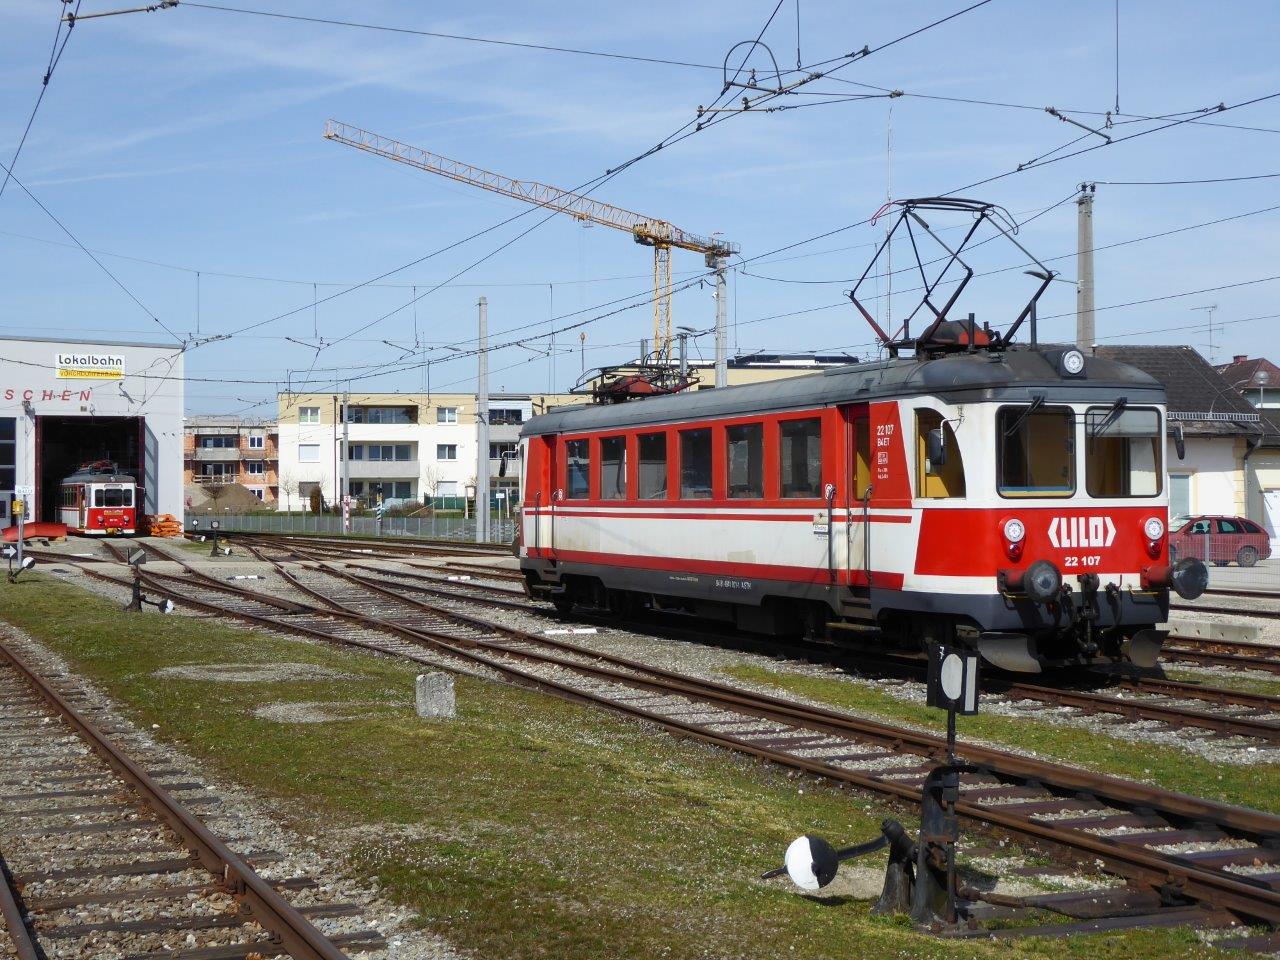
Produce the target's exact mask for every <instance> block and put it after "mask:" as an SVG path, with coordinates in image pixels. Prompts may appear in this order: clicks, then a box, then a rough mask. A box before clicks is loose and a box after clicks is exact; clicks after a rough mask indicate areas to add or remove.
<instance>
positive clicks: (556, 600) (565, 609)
mask: <svg viewBox="0 0 1280 960" xmlns="http://www.w3.org/2000/svg"><path fill="white" fill-rule="evenodd" d="M551 606H553V607H555V608H556V613H558V614H560V616H562V617H567V616H568V615H569V614H571V613H572V612H573V598H572V597H570V596H568V595H566V594H563V593H560V594H556V595H555V596H554V597H552V598H551Z"/></svg>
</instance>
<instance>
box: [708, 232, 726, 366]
mask: <svg viewBox="0 0 1280 960" xmlns="http://www.w3.org/2000/svg"><path fill="white" fill-rule="evenodd" d="M726 264H727V258H726V257H724V256H717V257H715V258H714V260H713V261H712V263H711V266H712V267H714V268H715V271H716V388H717V389H720V388H722V387H727V386H728V385H729V309H728V307H729V293H728V284H726V283H725V277H724V274H725V266H726Z"/></svg>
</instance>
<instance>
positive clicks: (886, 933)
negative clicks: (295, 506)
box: [0, 575, 1216, 960]
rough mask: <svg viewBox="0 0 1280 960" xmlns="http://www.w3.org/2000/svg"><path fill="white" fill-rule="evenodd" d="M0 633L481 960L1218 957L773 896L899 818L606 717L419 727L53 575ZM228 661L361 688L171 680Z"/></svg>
mask: <svg viewBox="0 0 1280 960" xmlns="http://www.w3.org/2000/svg"><path fill="white" fill-rule="evenodd" d="M0 617H3V618H5V619H7V620H10V621H12V622H13V623H15V624H17V625H18V626H20V627H21V628H23V629H24V630H27V631H28V632H30V633H32V634H34V635H35V636H37V637H39V638H40V639H41V640H43V641H44V642H45V643H47V644H49V645H50V646H51V647H53V648H54V649H56V650H57V651H58V652H60V653H61V654H62V655H63V656H65V657H66V658H67V659H68V660H69V661H70V662H71V663H72V664H73V666H74V667H75V669H77V670H79V671H82V672H83V673H84V674H86V675H88V676H89V677H91V678H92V679H94V680H95V681H97V682H98V683H99V684H101V685H102V686H103V687H104V688H105V689H106V690H107V691H109V692H110V693H111V694H113V695H114V696H115V697H116V698H117V699H118V700H119V701H120V702H121V703H122V705H123V708H124V709H125V710H126V711H127V712H128V713H129V714H131V715H132V717H133V718H134V719H135V720H136V721H138V722H140V723H144V724H148V725H149V724H159V730H158V731H156V733H157V735H158V736H161V737H163V738H165V739H167V740H169V741H171V742H173V743H175V744H177V745H179V746H181V747H182V748H184V749H186V750H188V751H189V752H191V753H193V754H195V755H197V756H199V757H201V758H202V759H203V760H204V761H205V762H207V763H208V764H209V765H210V766H211V767H212V768H215V769H217V770H218V771H219V772H220V773H222V774H223V775H225V776H228V777H231V778H234V779H236V780H238V781H240V782H242V783H244V784H245V785H247V786H248V787H250V788H252V789H254V790H255V791H257V792H259V793H260V794H263V795H266V796H268V797H270V798H273V799H274V801H275V802H276V803H275V805H276V808H277V809H278V810H281V811H284V813H283V814H282V815H284V816H286V817H287V818H289V819H290V820H291V821H292V823H293V825H294V826H295V827H297V828H299V829H301V830H303V831H304V832H306V833H310V834H317V835H319V836H321V837H323V836H324V835H325V834H326V833H328V834H342V835H345V836H346V837H347V838H348V839H349V840H350V839H351V838H358V840H359V842H358V843H353V844H352V846H353V849H354V850H355V851H356V852H355V853H354V854H353V857H354V864H353V866H354V867H355V868H357V869H361V870H368V871H371V872H372V873H374V874H376V875H377V876H378V877H380V879H381V880H382V882H383V883H384V884H385V886H386V889H387V892H388V894H389V895H390V896H391V897H392V898H393V899H395V900H397V901H399V902H401V903H405V904H408V905H410V906H411V907H413V908H415V909H416V910H417V911H418V912H419V914H420V917H421V923H422V924H423V925H424V926H426V927H428V928H429V929H431V930H433V931H435V932H438V933H440V934H442V935H444V936H446V937H448V938H449V939H450V940H452V941H453V942H454V943H455V944H456V945H457V946H458V947H460V948H462V949H464V950H466V951H474V953H475V954H476V955H480V956H503V957H511V958H531V960H532V958H545V957H556V958H578V957H581V958H601V957H607V958H637V960H639V958H646V960H647V958H654V957H674V958H684V957H688V958H694V957H699V958H705V957H716V958H739V957H740V958H759V957H770V956H786V957H789V958H791V957H794V958H802V960H803V958H814V960H817V958H828V957H830V958H836V957H839V958H845V957H849V956H895V957H912V958H917V957H919V958H951V957H954V958H962V957H991V958H995V957H1002V958H1008V957H1013V958H1032V957H1036V958H1058V957H1061V956H1062V955H1063V954H1064V953H1065V954H1067V955H1069V956H1080V957H1086V956H1087V957H1090V958H1102V960H1121V958H1123V960H1137V958H1148V957H1150V958H1154V957H1187V958H1190V957H1208V956H1214V955H1216V954H1215V952H1214V951H1211V950H1206V949H1205V948H1203V947H1202V946H1200V945H1199V943H1198V941H1197V940H1196V939H1195V937H1194V936H1193V934H1192V933H1191V932H1190V931H1188V930H1147V931H1132V932H1125V933H1116V934H1108V935H1099V936H1092V937H1087V938H1086V937H1079V938H1073V939H1072V940H1070V941H1067V942H1065V943H1064V942H1062V941H1059V940H1041V941H1036V940H1023V941H1014V942H1011V943H1001V944H989V943H945V942H940V941H937V940H934V939H931V938H928V937H924V936H921V935H919V934H917V933H915V932H914V931H913V930H911V929H910V928H909V927H907V926H906V925H904V924H903V922H902V921H901V919H900V918H896V919H895V918H882V917H873V916H871V915H870V914H869V909H868V908H869V904H867V903H865V902H839V901H837V902H831V901H830V900H828V901H825V902H824V901H819V900H811V899H807V898H803V897H799V896H796V895H795V894H794V893H792V892H790V890H788V889H785V888H783V887H782V886H768V885H764V884H761V883H759V882H757V881H756V880H755V879H754V878H755V876H756V875H757V874H758V873H759V872H761V871H762V870H764V869H767V868H769V867H772V866H774V865H775V864H776V863H777V861H778V860H779V858H780V855H781V852H782V850H783V848H784V847H785V844H786V843H787V842H789V841H790V840H791V839H792V838H793V837H794V836H795V835H796V834H797V833H799V832H801V831H813V832H818V833H822V834H825V835H827V836H828V837H830V838H831V839H832V840H838V841H852V840H856V839H862V838H866V837H869V836H871V835H873V833H874V832H875V831H876V829H877V828H878V824H879V820H880V818H881V817H882V816H883V811H881V810H880V809H878V808H877V807H876V806H875V805H874V803H873V802H872V801H869V800H866V799H863V798H859V797H856V796H849V795H845V794H842V793H839V792H838V791H835V790H832V789H828V788H826V787H822V786H815V785H814V784H812V783H811V782H809V783H805V784H803V785H799V784H797V782H796V781H793V780H789V779H788V778H787V777H785V776H784V775H783V774H782V773H781V772H779V771H777V770H775V769H773V768H770V767H767V766H764V765H760V764H756V763H754V762H749V761H746V760H743V759H741V758H736V757H733V756H730V755H728V754H725V753H722V752H718V751H713V750H709V749H703V748H699V747H696V746H691V745H688V744H684V743H681V742H679V741H676V740H674V739H672V738H670V737H667V736H665V735H663V734H660V733H657V732H654V731H651V730H648V729H647V728H645V727H643V726H641V725H638V724H632V723H627V722H624V721H621V720H619V719H616V718H614V717H611V716H609V715H607V714H604V713H602V712H600V711H594V710H590V709H587V708H581V707H577V706H574V705H570V704H566V703H563V702H560V701H557V700H553V699H551V698H548V697H544V696H540V695H536V694H530V693H526V692H523V691H520V690H516V689H512V688H508V687H502V686H498V685H493V684H488V683H484V682H482V681H477V680H471V679H469V678H465V677H460V678H458V680H457V692H458V699H459V710H460V714H459V717H458V719H457V720H455V721H452V722H447V723H442V722H432V723H428V722H424V721H422V720H420V719H419V718H418V717H417V716H416V715H415V713H414V711H413V707H412V702H411V698H412V684H413V678H414V675H415V674H416V673H417V672H418V669H417V668H415V667H413V666H411V665H407V664H401V663H397V662H395V661H392V660H388V659H379V658H374V657H371V656H368V655H365V654H361V653H357V652H354V651H345V650H341V649H337V648H330V647H321V646H312V645H309V644H305V643H302V642H299V641H292V640H282V639H278V638H273V637H268V636H264V635H261V634H259V633H255V632H252V631H249V630H245V629H238V628H232V627H226V626H222V625H219V624H215V623H209V622H206V621H201V620H191V619H188V618H184V617H172V616H171V617H163V616H160V615H157V614H136V615H126V614H123V613H121V612H120V610H119V607H118V605H117V604H115V603H113V602H110V601H107V600H104V599H102V598H100V597H97V596H94V595H91V594H88V593H86V592H84V591H81V590H79V589H78V588H76V587H73V586H71V585H69V584H67V583H63V582H60V581H58V580H57V579H56V578H52V577H49V576H40V575H36V576H32V577H30V578H24V579H23V581H21V582H20V583H19V584H17V585H16V586H9V585H4V586H0ZM231 663H234V664H262V665H273V664H284V663H306V664H315V665H319V666H321V667H325V668H328V669H329V670H331V671H337V672H338V673H339V674H340V675H341V676H338V677H334V676H332V675H329V676H325V677H323V678H322V679H319V680H312V681H306V682H304V681H300V680H296V679H294V680H289V679H282V680H276V681H272V682H252V683H221V682H210V681H207V680H206V681H195V680H188V679H181V678H178V677H173V676H164V677H157V676H155V671H157V670H158V669H160V668H163V667H171V666H191V665H201V664H231ZM282 701H300V702H301V701H342V702H344V703H346V704H357V705H360V707H361V710H360V711H358V716H356V717H355V718H350V719H346V720H343V721H342V722H337V723H319V724H298V725H281V724H277V723H273V722H270V721H267V720H262V719H259V718H258V717H256V716H255V715H254V713H253V711H254V709H255V708H257V707H260V706H262V705H265V704H271V703H279V702H282ZM801 791H803V792H801ZM322 842H323V841H322ZM876 862H877V863H879V862H880V861H879V860H878V859H877V861H876Z"/></svg>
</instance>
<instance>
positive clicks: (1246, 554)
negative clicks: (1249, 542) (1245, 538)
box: [1236, 547, 1258, 567]
mask: <svg viewBox="0 0 1280 960" xmlns="http://www.w3.org/2000/svg"><path fill="white" fill-rule="evenodd" d="M1257 562H1258V550H1257V548H1256V547H1241V548H1240V552H1239V553H1237V554H1236V563H1238V564H1240V566H1242V567H1252V566H1253V565H1254V564H1256V563H1257Z"/></svg>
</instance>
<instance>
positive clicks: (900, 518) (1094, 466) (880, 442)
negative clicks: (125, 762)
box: [519, 322, 1207, 670]
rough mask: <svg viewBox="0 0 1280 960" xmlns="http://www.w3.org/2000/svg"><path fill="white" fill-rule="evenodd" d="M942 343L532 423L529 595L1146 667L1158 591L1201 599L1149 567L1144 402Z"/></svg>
mask: <svg viewBox="0 0 1280 960" xmlns="http://www.w3.org/2000/svg"><path fill="white" fill-rule="evenodd" d="M940 333H943V334H945V335H947V336H949V337H951V338H952V340H953V342H954V343H957V344H958V345H959V348H958V349H940V350H937V351H930V350H924V349H920V350H918V351H917V356H915V357H913V358H895V359H890V360H885V361H882V362H876V363H854V364H851V365H849V366H846V367H839V368H833V369H828V370H825V371H824V372H822V373H819V374H813V375H810V376H803V377H795V378H792V379H788V380H778V381H773V382H768V383H761V384H752V385H747V386H738V387H729V388H723V389H718V390H704V391H698V392H687V393H677V394H674V395H669V396H659V397H652V398H646V399H642V400H635V401H631V402H627V403H620V404H599V405H585V406H575V407H564V408H560V409H557V410H553V411H552V412H550V413H548V414H546V415H544V416H539V417H536V418H534V419H532V420H530V421H529V422H528V423H527V424H526V425H525V426H524V428H523V431H522V447H523V450H522V455H523V457H524V458H525V465H524V470H523V471H522V476H523V483H524V485H525V487H524V491H523V496H522V503H523V510H522V517H521V530H520V534H519V538H520V541H521V542H520V545H519V554H520V559H521V568H522V570H523V572H524V576H525V579H526V587H527V590H528V591H529V593H530V594H531V595H535V596H542V597H547V598H549V599H550V600H551V601H552V602H554V603H555V604H556V605H557V607H559V608H562V609H568V608H571V607H572V606H573V605H575V604H583V605H592V606H607V607H613V608H615V609H624V610H625V609H631V608H635V607H636V606H638V605H643V606H651V607H654V608H661V609H674V610H681V611H686V612H690V613H695V614H698V615H701V616H710V617H716V618H720V619H727V620H730V621H732V622H735V623H736V624H737V625H738V626H739V627H741V628H743V629H748V630H755V631H761V632H770V633H789V632H795V631H798V630H809V631H816V630H820V629H822V628H823V627H824V625H825V624H826V623H827V622H829V621H832V620H845V621H851V622H861V623H869V624H874V625H877V626H879V627H880V628H881V629H882V631H883V635H884V636H885V637H886V639H891V638H895V637H896V638H910V639H911V640H913V641H918V640H921V639H923V640H925V641H930V640H933V641H943V642H953V643H954V642H959V643H962V644H967V645H970V646H972V647H973V648H975V649H977V650H978V651H979V652H981V653H982V654H983V655H984V656H985V657H986V658H987V659H988V660H991V661H992V662H995V663H997V664H999V665H1003V666H1006V667H1010V668H1012V669H1021V670H1039V669H1041V668H1042V666H1045V665H1049V664H1075V663H1089V662H1097V661H1100V660H1117V661H1123V660H1132V661H1134V662H1137V663H1140V664H1144V665H1150V664H1152V663H1154V661H1155V658H1156V656H1157V654H1158V652H1159V648H1160V645H1161V644H1162V642H1163V639H1164V636H1165V634H1164V633H1163V632H1162V631H1160V630H1158V629H1156V627H1157V625H1158V624H1161V623H1163V622H1164V621H1165V620H1166V619H1167V614H1168V607H1169V592H1170V590H1171V589H1173V590H1175V591H1176V592H1178V593H1179V594H1181V595H1183V596H1198V595H1199V592H1200V591H1202V590H1203V589H1204V587H1205V585H1206V583H1207V574H1206V573H1205V569H1204V565H1203V564H1202V563H1199V562H1198V561H1190V560H1185V561H1179V562H1178V563H1177V564H1174V565H1172V566H1171V565H1170V563H1169V556H1168V544H1167V527H1168V492H1167V483H1166V481H1165V476H1166V468H1165V463H1164V450H1165V393H1164V389H1163V388H1162V387H1161V386H1160V384H1159V383H1158V382H1156V381H1155V380H1154V379H1152V378H1151V377H1149V376H1147V375H1146V374H1145V373H1143V372H1141V371H1139V370H1137V369H1135V368H1133V367H1129V366H1127V365H1123V364H1119V363H1115V362H1112V361H1109V360H1106V359H1103V358H1101V357H1085V356H1083V355H1082V354H1081V353H1080V351H1078V350H1075V349H1074V348H1070V349H1068V348H1062V347H1056V348H1042V347H1036V346H1034V345H1033V346H1030V347H1025V346H1017V345H1009V344H1003V345H1002V344H1001V343H1000V342H999V341H996V342H994V343H990V342H986V343H983V344H982V345H981V347H980V348H979V349H976V350H975V349H973V348H972V347H968V348H966V346H965V343H966V341H967V336H966V335H968V336H972V335H973V333H974V330H973V327H972V326H970V327H969V329H968V330H967V331H965V330H964V329H963V325H960V324H952V323H950V322H948V323H947V324H945V325H943V327H942V328H941V329H940ZM979 336H981V333H980V332H979ZM984 339H985V338H984ZM922 346H923V345H922Z"/></svg>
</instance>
